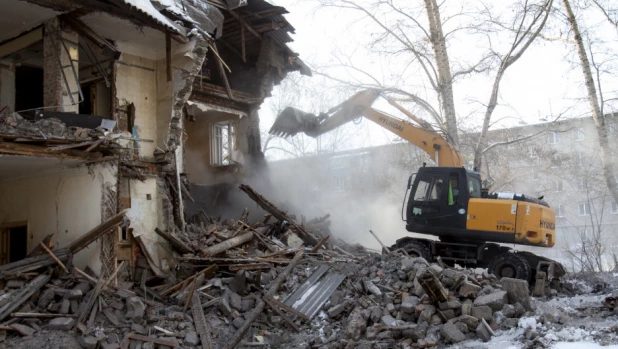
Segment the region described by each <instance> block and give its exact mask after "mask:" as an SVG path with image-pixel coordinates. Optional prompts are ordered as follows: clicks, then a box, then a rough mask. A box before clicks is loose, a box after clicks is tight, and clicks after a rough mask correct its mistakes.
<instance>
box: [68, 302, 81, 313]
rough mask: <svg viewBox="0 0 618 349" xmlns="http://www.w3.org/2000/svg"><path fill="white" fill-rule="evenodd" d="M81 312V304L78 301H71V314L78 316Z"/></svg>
mask: <svg viewBox="0 0 618 349" xmlns="http://www.w3.org/2000/svg"><path fill="white" fill-rule="evenodd" d="M78 310H79V303H78V302H77V301H76V300H72V301H71V307H70V312H71V314H76V313H77V311H78Z"/></svg>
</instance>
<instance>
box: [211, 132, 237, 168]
mask: <svg viewBox="0 0 618 349" xmlns="http://www.w3.org/2000/svg"><path fill="white" fill-rule="evenodd" d="M235 128H236V126H235V124H234V122H233V121H223V122H218V123H216V124H213V125H212V128H211V137H210V164H211V165H213V166H227V165H231V164H232V163H233V159H232V153H233V151H234V149H236V130H235Z"/></svg>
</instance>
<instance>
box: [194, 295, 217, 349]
mask: <svg viewBox="0 0 618 349" xmlns="http://www.w3.org/2000/svg"><path fill="white" fill-rule="evenodd" d="M191 312H192V313H193V321H194V325H195V330H196V331H197V333H198V334H199V335H200V339H201V340H202V348H203V349H212V339H211V338H210V333H211V332H212V329H211V328H210V324H209V323H208V320H206V317H205V316H204V308H202V303H200V297H199V296H198V295H197V294H193V296H192V297H191Z"/></svg>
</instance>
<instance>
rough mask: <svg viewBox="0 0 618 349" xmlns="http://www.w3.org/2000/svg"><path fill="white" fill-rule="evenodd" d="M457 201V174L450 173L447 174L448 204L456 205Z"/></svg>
mask: <svg viewBox="0 0 618 349" xmlns="http://www.w3.org/2000/svg"><path fill="white" fill-rule="evenodd" d="M458 201H459V175H457V173H450V174H449V176H448V198H447V203H448V205H449V206H453V205H456V204H457V202H458Z"/></svg>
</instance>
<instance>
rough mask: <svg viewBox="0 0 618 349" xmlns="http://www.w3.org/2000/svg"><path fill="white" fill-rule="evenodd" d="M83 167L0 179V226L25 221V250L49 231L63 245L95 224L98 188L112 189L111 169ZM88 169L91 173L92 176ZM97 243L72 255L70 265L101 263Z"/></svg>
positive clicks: (97, 220)
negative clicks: (26, 236)
mask: <svg viewBox="0 0 618 349" xmlns="http://www.w3.org/2000/svg"><path fill="white" fill-rule="evenodd" d="M91 170H92V172H89V171H88V168H86V167H85V166H80V167H78V168H73V169H67V170H62V171H60V172H55V173H44V174H40V175H38V176H29V177H21V178H15V179H9V180H4V181H1V182H0V226H1V225H5V224H8V223H12V222H22V221H27V222H28V251H30V250H32V249H33V248H34V246H36V245H37V244H38V243H39V242H41V240H43V238H44V237H45V236H46V235H48V234H51V233H54V236H53V240H52V241H53V242H54V244H55V245H56V246H58V247H63V246H66V245H67V244H69V243H70V242H72V241H73V240H75V239H77V238H78V237H80V236H81V235H83V234H84V233H86V232H88V231H89V230H90V229H92V228H94V227H95V226H97V225H99V224H100V223H101V191H102V186H103V184H104V183H106V182H107V183H109V184H110V185H112V187H114V188H115V187H116V171H117V170H116V168H115V166H113V165H109V164H108V165H96V166H93V167H92V168H91ZM93 173H94V174H93ZM99 254H100V247H99V243H98V242H95V243H93V244H91V245H90V246H88V248H86V249H84V250H82V251H81V252H79V253H78V254H77V255H76V256H75V257H74V259H73V261H74V263H75V265H76V266H78V267H80V268H85V267H86V265H87V266H90V268H92V269H93V270H95V271H97V272H98V270H99V269H100V267H101V262H100V260H99Z"/></svg>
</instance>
